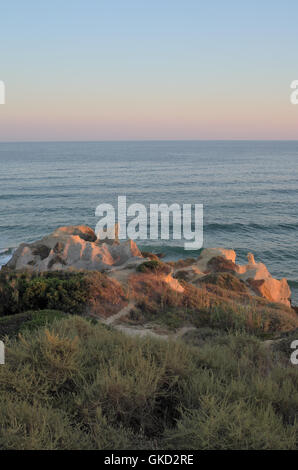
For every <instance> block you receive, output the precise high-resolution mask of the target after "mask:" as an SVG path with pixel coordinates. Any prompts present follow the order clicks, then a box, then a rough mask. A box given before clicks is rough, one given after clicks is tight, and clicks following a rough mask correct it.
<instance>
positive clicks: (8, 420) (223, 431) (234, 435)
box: [0, 316, 298, 450]
mask: <svg viewBox="0 0 298 470" xmlns="http://www.w3.org/2000/svg"><path fill="white" fill-rule="evenodd" d="M202 335H203V337H204V342H203V344H200V347H198V348H197V347H190V346H187V345H185V344H183V343H182V342H181V343H180V342H166V341H161V340H154V339H141V338H133V337H129V336H125V335H123V334H122V333H120V332H117V331H115V330H112V329H111V328H107V327H105V326H104V325H102V324H95V325H94V324H91V323H90V322H88V321H87V320H85V319H83V318H81V317H78V316H69V317H67V318H65V319H63V320H57V319H56V320H54V321H53V323H52V324H51V325H50V326H47V327H45V328H44V327H40V328H38V329H36V330H33V331H31V330H29V329H26V330H25V331H24V332H23V333H22V335H21V336H20V337H19V338H18V339H10V340H7V341H6V364H5V366H1V367H0V397H1V398H0V422H1V427H0V448H1V449H87V448H88V449H158V448H159V449H177V450H180V449H296V448H297V441H298V440H297V438H298V425H297V419H296V418H297V415H298V370H297V369H296V368H295V367H294V366H291V364H290V363H289V362H288V364H287V365H283V366H282V367H281V366H280V365H279V363H276V362H275V356H274V354H271V352H270V350H269V349H268V348H265V347H264V345H263V344H262V342H261V341H260V340H258V339H257V338H255V337H252V336H250V335H247V334H243V333H241V332H235V333H234V334H233V335H232V334H225V335H220V334H217V335H211V334H210V331H209V330H206V329H205V330H204V332H203V331H202ZM208 338H210V339H208Z"/></svg>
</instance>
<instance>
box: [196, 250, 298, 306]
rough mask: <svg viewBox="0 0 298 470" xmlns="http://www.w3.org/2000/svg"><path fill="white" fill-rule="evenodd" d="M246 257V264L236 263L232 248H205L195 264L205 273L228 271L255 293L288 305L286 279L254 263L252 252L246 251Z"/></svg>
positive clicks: (288, 294)
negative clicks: (275, 276) (279, 278)
mask: <svg viewBox="0 0 298 470" xmlns="http://www.w3.org/2000/svg"><path fill="white" fill-rule="evenodd" d="M247 258H248V263H247V264H245V265H238V264H236V262H235V261H236V253H235V251H234V250H224V249H223V248H207V249H205V250H203V251H202V253H201V255H200V256H199V259H198V262H197V263H196V265H195V266H196V267H197V268H198V269H200V270H201V271H202V272H203V273H205V274H209V273H224V272H230V273H232V274H233V275H234V276H236V277H238V278H239V279H241V280H242V281H244V282H245V283H246V285H247V286H248V287H249V288H250V289H251V290H252V292H253V293H255V294H256V295H259V296H261V297H264V298H265V299H267V300H270V301H271V302H277V303H281V304H284V305H286V306H287V307H290V306H291V302H290V297H291V290H290V288H289V285H288V282H287V280H286V279H281V280H278V279H274V278H273V277H272V276H271V274H270V273H269V271H268V269H267V267H266V266H265V264H263V263H256V261H255V259H254V255H253V254H252V253H248V255H247Z"/></svg>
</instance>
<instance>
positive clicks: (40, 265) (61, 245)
mask: <svg viewBox="0 0 298 470" xmlns="http://www.w3.org/2000/svg"><path fill="white" fill-rule="evenodd" d="M143 261H144V258H143V257H142V255H141V252H140V250H139V249H138V247H137V245H136V244H135V243H134V242H133V241H132V240H127V241H125V242H122V243H120V242H119V241H118V240H114V241H112V242H111V241H109V243H106V242H105V241H101V240H98V239H97V237H96V235H95V233H94V231H93V230H92V229H91V228H90V227H87V226H69V227H60V228H58V229H57V230H55V231H54V232H53V233H51V234H50V235H48V236H46V237H44V238H43V239H42V240H39V241H37V242H34V243H22V244H21V245H20V246H19V247H18V249H17V250H16V251H15V253H14V255H13V257H12V259H11V260H10V261H9V262H8V264H7V265H6V266H7V267H8V268H11V269H16V270H21V269H28V270H32V271H40V272H41V271H57V270H64V269H78V270H85V269H86V270H95V271H103V270H107V269H112V268H115V267H117V266H126V265H127V264H135V265H138V264H139V263H141V262H143Z"/></svg>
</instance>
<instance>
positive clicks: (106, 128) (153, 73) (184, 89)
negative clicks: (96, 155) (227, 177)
mask: <svg viewBox="0 0 298 470" xmlns="http://www.w3.org/2000/svg"><path fill="white" fill-rule="evenodd" d="M2 3H3V5H1V7H0V18H1V28H0V80H3V81H4V82H5V84H6V89H7V104H6V105H5V106H1V107H0V140H2V141H3V140H106V139H107V140H113V139H172V138H176V139H180V138H181V139H201V138H202V139H204V138H207V139H209V138H210V139H213V138H214V139H218V138H219V139H220V138H227V139H230V138H244V139H247V138H257V139H258V138H265V139H266V138H298V106H297V107H295V106H293V105H290V104H289V95H290V88H289V86H290V83H291V81H292V80H294V79H298V66H297V44H298V25H297V18H298V15H297V13H298V4H297V3H296V2H295V0H286V1H279V0H278V1H277V0H270V1H269V0H261V1H260V0H259V1H254V0H253V1H234V0H225V1H223V0H215V1H212V0H211V1H200V0H198V1H192V0H185V1H175V0H174V1H173V0H171V1H170V0H159V1H155V0H150V1H142V0H138V1H130V0H122V1H113V0H107V1H100V0H97V1H95V0H60V1H57V0H54V1H36V0H26V1H24V0H19V1H15V0H11V1H10V2H2Z"/></svg>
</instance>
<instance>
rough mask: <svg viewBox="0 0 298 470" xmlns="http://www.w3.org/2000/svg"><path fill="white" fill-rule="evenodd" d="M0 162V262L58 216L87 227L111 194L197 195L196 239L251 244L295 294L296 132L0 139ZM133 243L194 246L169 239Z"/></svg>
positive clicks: (184, 198) (180, 253) (131, 198)
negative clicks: (286, 138)
mask: <svg viewBox="0 0 298 470" xmlns="http://www.w3.org/2000/svg"><path fill="white" fill-rule="evenodd" d="M0 168H1V172H0V264H4V263H6V262H7V261H8V259H9V257H10V256H11V253H12V251H13V249H14V248H15V247H16V246H17V245H18V244H19V243H21V242H23V241H25V242H31V241H33V240H36V239H39V238H41V237H42V236H44V235H45V234H48V233H50V232H51V231H53V230H54V229H55V228H56V227H58V226H61V225H68V224H87V225H89V226H91V227H93V228H95V225H96V222H97V218H96V217H95V214H94V211H95V208H96V206H97V205H98V204H100V203H102V202H106V203H111V204H116V201H117V197H118V195H126V196H127V202H128V204H130V203H133V202H140V203H143V204H146V205H147V204H150V203H168V204H171V203H173V202H178V203H181V204H182V203H192V204H195V203H203V204H204V247H212V246H213V247H214V246H222V247H225V248H233V249H235V250H236V252H237V256H238V261H240V262H245V259H246V258H245V256H246V254H247V252H248V251H251V252H253V253H254V254H255V257H256V260H257V261H262V262H264V263H265V264H266V265H267V267H268V268H269V270H270V271H271V273H272V274H273V275H274V276H277V277H279V278H280V277H287V278H288V279H289V281H290V285H291V288H292V291H293V299H294V303H295V304H298V241H297V228H298V217H297V215H298V211H297V208H298V181H297V176H298V142H277V141H274V142H244V141H243V142H229V141H222V142H219V141H218V142H206V141H205V142H197V141H193V142H185V141H180V142H102V143H94V142H87V143H10V144H4V143H2V144H0ZM139 245H141V246H146V247H147V249H152V250H154V251H163V252H164V253H166V255H167V257H168V259H177V258H181V257H184V256H190V255H194V253H190V252H186V251H184V250H183V247H182V246H181V245H179V244H177V241H175V242H164V241H159V242H155V243H154V244H153V243H150V242H148V241H147V242H140V243H139ZM196 254H197V253H196Z"/></svg>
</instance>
